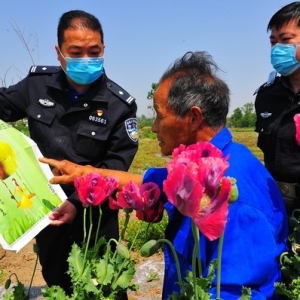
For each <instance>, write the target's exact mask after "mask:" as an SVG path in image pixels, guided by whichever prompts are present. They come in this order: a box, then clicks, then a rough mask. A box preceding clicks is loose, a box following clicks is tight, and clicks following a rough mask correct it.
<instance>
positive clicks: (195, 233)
mask: <svg viewBox="0 0 300 300" xmlns="http://www.w3.org/2000/svg"><path fill="white" fill-rule="evenodd" d="M191 221H192V230H193V236H194V241H195V244H194V249H193V256H192V270H193V284H194V293H195V299H196V300H198V299H199V297H198V292H197V288H196V286H197V269H198V270H199V276H200V277H202V266H201V252H200V247H199V242H200V234H199V230H198V227H197V226H196V224H195V223H194V222H193V220H191ZM196 263H197V267H196Z"/></svg>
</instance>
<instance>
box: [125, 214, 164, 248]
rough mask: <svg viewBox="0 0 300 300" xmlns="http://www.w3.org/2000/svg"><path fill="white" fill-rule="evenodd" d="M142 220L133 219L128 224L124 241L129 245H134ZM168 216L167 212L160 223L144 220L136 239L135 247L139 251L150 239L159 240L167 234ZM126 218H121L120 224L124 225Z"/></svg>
mask: <svg viewBox="0 0 300 300" xmlns="http://www.w3.org/2000/svg"><path fill="white" fill-rule="evenodd" d="M140 223H141V221H139V220H137V219H136V220H131V222H130V223H129V224H128V226H127V230H126V232H125V235H124V241H125V242H126V243H128V245H130V246H131V245H132V243H133V241H134V239H135V236H136V232H137V230H138V229H139V226H140ZM167 223H168V217H167V215H166V214H164V215H163V218H162V220H161V221H160V222H158V223H146V222H143V224H142V226H141V227H140V229H139V235H138V237H137V239H136V240H135V241H134V247H133V249H134V250H136V251H139V250H140V249H141V247H142V246H143V245H144V244H145V243H146V242H147V241H149V240H158V239H161V238H163V237H164V236H165V229H166V227H167ZM123 224H124V218H120V226H121V227H123Z"/></svg>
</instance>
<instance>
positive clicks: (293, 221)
mask: <svg viewBox="0 0 300 300" xmlns="http://www.w3.org/2000/svg"><path fill="white" fill-rule="evenodd" d="M289 224H290V228H295V227H297V226H299V221H298V220H297V219H296V218H293V217H291V218H290V219H289Z"/></svg>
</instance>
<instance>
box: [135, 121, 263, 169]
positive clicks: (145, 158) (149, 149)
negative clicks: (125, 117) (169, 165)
mask: <svg viewBox="0 0 300 300" xmlns="http://www.w3.org/2000/svg"><path fill="white" fill-rule="evenodd" d="M230 131H231V133H232V135H233V139H234V141H236V142H239V143H241V144H244V145H245V146H247V147H248V148H249V149H250V150H251V151H252V153H253V154H254V155H255V156H256V157H257V158H258V159H259V160H261V161H263V154H262V152H261V150H260V149H259V148H258V147H257V145H256V143H257V133H256V132H255V131H254V128H237V129H230ZM139 136H140V140H139V150H138V152H137V154H136V156H135V158H134V161H133V163H132V165H131V167H130V171H131V172H133V173H139V174H141V173H143V171H145V170H147V169H148V168H150V167H164V166H165V165H166V162H167V161H168V160H169V159H170V158H169V157H163V156H162V155H161V153H160V147H159V146H158V142H157V139H156V135H155V134H153V133H151V129H150V127H143V128H142V129H140V130H139Z"/></svg>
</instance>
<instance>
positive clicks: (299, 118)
mask: <svg viewBox="0 0 300 300" xmlns="http://www.w3.org/2000/svg"><path fill="white" fill-rule="evenodd" d="M294 121H295V126H296V140H297V143H298V145H299V146H300V114H296V115H295V116H294Z"/></svg>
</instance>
